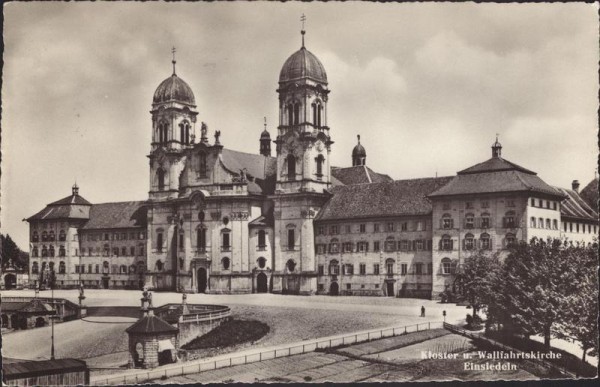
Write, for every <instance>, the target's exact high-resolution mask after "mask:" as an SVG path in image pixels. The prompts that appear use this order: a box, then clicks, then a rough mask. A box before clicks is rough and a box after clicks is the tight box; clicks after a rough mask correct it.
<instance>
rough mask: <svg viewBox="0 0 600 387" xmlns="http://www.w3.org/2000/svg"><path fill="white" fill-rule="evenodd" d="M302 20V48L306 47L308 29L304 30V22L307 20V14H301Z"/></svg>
mask: <svg viewBox="0 0 600 387" xmlns="http://www.w3.org/2000/svg"><path fill="white" fill-rule="evenodd" d="M300 21H301V22H302V30H301V31H300V33H301V34H302V48H304V34H305V33H306V31H304V22H305V21H306V16H304V14H302V16H300Z"/></svg>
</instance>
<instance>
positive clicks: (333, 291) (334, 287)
mask: <svg viewBox="0 0 600 387" xmlns="http://www.w3.org/2000/svg"><path fill="white" fill-rule="evenodd" d="M338 294H340V285H338V283H337V282H332V283H331V285H330V286H329V295H330V296H337V295H338Z"/></svg>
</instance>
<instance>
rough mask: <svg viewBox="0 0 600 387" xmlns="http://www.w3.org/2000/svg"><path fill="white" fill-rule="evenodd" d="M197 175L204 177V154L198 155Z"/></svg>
mask: <svg viewBox="0 0 600 387" xmlns="http://www.w3.org/2000/svg"><path fill="white" fill-rule="evenodd" d="M198 174H199V175H200V177H206V153H204V152H200V153H198Z"/></svg>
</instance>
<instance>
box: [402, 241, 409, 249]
mask: <svg viewBox="0 0 600 387" xmlns="http://www.w3.org/2000/svg"><path fill="white" fill-rule="evenodd" d="M400 251H408V241H407V240H401V241H400Z"/></svg>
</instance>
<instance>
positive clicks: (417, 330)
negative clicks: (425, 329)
mask: <svg viewBox="0 0 600 387" xmlns="http://www.w3.org/2000/svg"><path fill="white" fill-rule="evenodd" d="M418 331H419V324H417V332H418Z"/></svg>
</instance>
